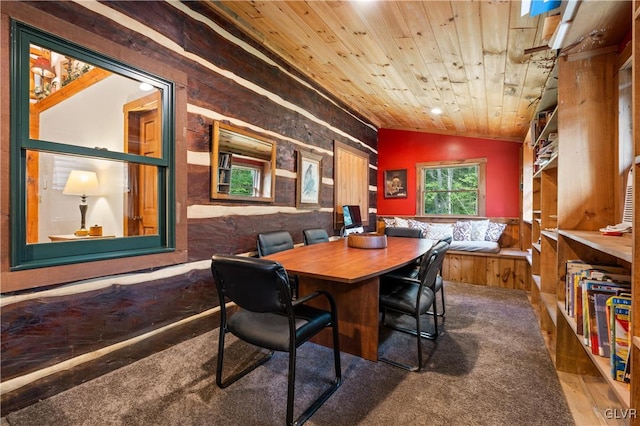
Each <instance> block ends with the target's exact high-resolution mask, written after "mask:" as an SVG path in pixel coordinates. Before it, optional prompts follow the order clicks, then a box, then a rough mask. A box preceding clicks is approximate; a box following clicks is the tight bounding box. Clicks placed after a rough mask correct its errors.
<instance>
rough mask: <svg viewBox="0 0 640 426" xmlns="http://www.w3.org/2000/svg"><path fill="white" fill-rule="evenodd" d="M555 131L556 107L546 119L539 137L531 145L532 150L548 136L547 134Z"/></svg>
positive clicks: (556, 126) (556, 125)
mask: <svg viewBox="0 0 640 426" xmlns="http://www.w3.org/2000/svg"><path fill="white" fill-rule="evenodd" d="M557 131H558V107H557V106H556V107H555V108H554V109H553V112H552V113H551V116H549V117H548V118H547V124H545V126H544V128H543V129H542V131H541V132H540V136H538V138H537V139H536V141H535V143H534V144H533V146H534V148H535V147H536V146H538V145H539V144H540V141H541V140H542V139H544V138H546V137H547V136H549V133H553V132H557Z"/></svg>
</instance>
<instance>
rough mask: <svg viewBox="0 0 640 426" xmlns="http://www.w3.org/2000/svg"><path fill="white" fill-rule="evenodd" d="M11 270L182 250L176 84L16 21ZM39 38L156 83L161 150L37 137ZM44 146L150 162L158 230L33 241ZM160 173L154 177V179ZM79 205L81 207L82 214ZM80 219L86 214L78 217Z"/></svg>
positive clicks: (88, 156) (55, 151) (62, 152)
mask: <svg viewBox="0 0 640 426" xmlns="http://www.w3.org/2000/svg"><path fill="white" fill-rule="evenodd" d="M11 37H12V38H11V76H10V79H11V124H10V126H11V155H10V161H11V172H10V173H11V174H10V179H11V188H10V195H11V200H12V202H11V217H10V226H11V230H12V233H11V270H12V271H18V270H25V269H33V268H40V267H47V266H56V265H65V264H73V263H79V262H90V261H97V260H105V259H114V258H122V257H129V256H139V255H146V254H152V253H163V252H171V251H175V244H176V236H175V212H174V207H173V206H175V185H174V179H175V177H174V173H175V167H174V155H173V152H174V147H175V140H174V139H175V131H174V126H175V84H174V83H173V82H171V81H168V80H165V79H162V78H160V77H158V76H155V75H153V74H151V73H149V72H145V71H143V70H140V69H138V68H135V67H133V66H130V65H127V64H124V63H122V62H120V61H118V60H115V59H112V58H109V57H107V56H105V55H102V54H100V53H98V52H95V51H92V50H90V49H87V48H85V47H82V46H80V45H78V44H75V43H72V42H69V41H67V40H64V39H62V38H59V37H57V36H55V35H52V34H49V33H45V32H43V31H41V30H38V29H37V28H34V27H31V26H29V25H27V24H24V23H21V22H18V21H12V22H11ZM31 45H37V46H40V47H42V48H45V49H48V50H50V51H52V52H57V53H60V54H63V55H66V56H68V57H71V58H75V59H77V60H81V61H83V62H84V63H87V64H91V65H94V66H96V67H99V68H102V69H104V70H106V71H108V72H110V73H113V74H117V75H120V76H123V77H126V78H129V79H133V80H136V81H139V82H141V83H148V84H150V85H151V86H152V87H153V88H155V89H157V90H158V92H159V93H160V94H159V104H160V106H161V114H159V118H158V120H159V122H160V125H161V133H160V135H161V136H160V141H159V144H160V150H161V152H160V153H159V154H158V155H157V156H154V157H149V156H144V155H140V154H137V153H132V152H118V151H117V150H116V151H114V150H107V149H104V148H100V147H88V146H86V144H85V146H80V145H76V144H68V143H60V142H57V141H50V140H40V139H32V138H31V137H30V106H29V105H30V100H29V98H30V91H31V89H30V77H31V75H30V70H31V68H30V59H29V55H30V47H31ZM29 152H37V153H44V154H47V155H49V154H52V155H56V156H69V157H74V158H80V159H84V160H87V161H95V160H98V161H103V162H111V163H119V164H122V165H123V166H122V167H123V168H126V167H127V166H128V165H136V166H141V167H142V168H144V167H146V166H149V167H150V168H151V169H153V176H156V177H157V191H156V194H157V195H156V197H157V232H154V233H153V235H137V236H126V237H125V236H124V235H123V236H122V237H120V236H115V238H103V239H87V240H77V241H65V242H55V243H52V242H42V241H38V242H31V243H27V226H28V223H27V222H28V220H27V176H28V175H27V156H28V155H27V154H28V153H29ZM155 180H156V178H153V179H151V182H153V181H155ZM79 216H80V213H78V217H79ZM78 222H79V220H78Z"/></svg>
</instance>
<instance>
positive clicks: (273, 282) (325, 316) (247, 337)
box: [211, 255, 342, 425]
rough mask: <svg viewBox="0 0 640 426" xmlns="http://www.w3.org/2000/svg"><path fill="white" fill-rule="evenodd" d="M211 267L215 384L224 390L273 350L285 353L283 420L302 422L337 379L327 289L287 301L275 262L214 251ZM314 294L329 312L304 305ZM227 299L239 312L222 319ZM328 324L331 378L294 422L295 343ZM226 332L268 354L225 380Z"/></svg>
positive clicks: (282, 271) (280, 268)
mask: <svg viewBox="0 0 640 426" xmlns="http://www.w3.org/2000/svg"><path fill="white" fill-rule="evenodd" d="M211 271H212V273H213V277H214V280H215V283H216V288H217V290H218V297H219V300H220V337H219V340H218V360H217V368H216V384H217V385H218V387H220V388H225V387H227V386H229V385H231V384H232V383H234V382H235V381H237V380H238V379H240V378H241V377H243V376H245V375H246V374H247V373H249V372H251V371H253V370H254V369H255V368H256V367H258V366H260V365H262V364H264V363H265V362H266V361H268V360H269V359H270V358H271V357H272V356H273V353H274V351H280V352H288V353H289V371H288V386H287V414H286V424H287V425H293V424H296V425H300V424H303V423H304V422H305V421H307V420H308V419H309V418H310V417H311V416H312V415H313V413H315V412H316V411H317V410H318V408H320V406H322V404H323V403H324V402H325V401H326V400H327V399H328V398H329V397H330V396H331V395H332V394H333V393H334V392H335V391H336V390H337V389H338V387H339V386H340V384H341V383H342V372H341V369H340V349H339V343H338V318H337V313H336V306H335V302H334V300H333V298H332V297H331V295H330V294H329V293H327V292H324V291H316V292H313V293H311V294H309V295H306V296H305V297H303V298H300V299H297V300H292V299H291V294H290V286H289V278H288V275H287V271H286V270H285V269H284V267H283V266H282V265H281V264H279V263H278V262H275V261H271V260H267V259H259V258H253V257H244V256H232V255H215V256H213V260H212V262H211ZM317 297H321V298H325V299H326V300H327V301H328V303H329V306H330V310H328V311H327V310H323V309H318V308H315V307H312V306H310V305H308V304H307V302H309V301H310V300H311V299H315V298H317ZM227 299H228V300H231V301H232V302H234V303H235V304H236V305H237V306H238V307H239V310H238V311H237V312H235V313H234V314H232V315H231V316H230V317H227V309H226V306H225V300H227ZM327 327H330V328H331V329H332V331H333V358H334V367H335V379H333V382H332V384H331V386H330V387H328V388H327V389H326V390H325V391H324V392H323V393H322V395H320V396H319V397H318V398H317V399H316V400H315V401H314V402H313V403H312V404H311V405H310V406H309V407H307V408H306V409H305V410H304V412H303V413H302V414H301V415H300V416H299V417H298V418H297V419H295V421H294V401H295V378H296V351H297V349H298V347H299V346H300V345H302V344H303V343H305V342H306V341H308V340H309V339H310V338H312V337H313V336H315V335H316V334H318V333H319V332H320V331H322V330H324V329H325V328H327ZM227 333H231V334H233V335H234V336H236V337H238V338H239V339H240V340H243V341H245V342H247V343H249V344H252V345H255V346H258V347H261V348H264V349H267V350H268V353H266V354H265V356H263V357H262V358H260V359H258V360H257V361H255V362H254V363H253V364H251V365H249V366H248V367H246V368H245V369H243V370H242V371H240V372H238V373H236V374H234V375H232V376H231V377H228V378H227V379H226V380H224V379H223V360H224V349H225V348H224V346H225V344H224V340H225V335H226V334H227Z"/></svg>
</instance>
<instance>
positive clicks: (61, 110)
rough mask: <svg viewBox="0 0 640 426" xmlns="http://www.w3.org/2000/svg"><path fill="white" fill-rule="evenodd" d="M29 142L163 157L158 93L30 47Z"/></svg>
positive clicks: (78, 62) (86, 65) (160, 92)
mask: <svg viewBox="0 0 640 426" xmlns="http://www.w3.org/2000/svg"><path fill="white" fill-rule="evenodd" d="M29 77H30V82H29V100H30V112H31V114H30V121H31V123H30V129H31V134H30V137H31V139H37V140H42V141H48V142H56V143H62V144H68V145H73V146H80V147H86V148H100V149H104V150H108V151H112V152H130V153H133V154H139V155H145V156H149V157H156V158H161V157H162V143H161V141H162V130H161V129H162V123H161V117H162V114H161V108H160V105H161V95H162V91H161V90H160V89H158V88H154V87H152V86H150V85H148V84H147V85H146V86H143V85H142V84H141V83H142V81H138V80H135V79H132V78H129V77H125V76H122V75H120V74H116V73H113V72H110V71H108V70H106V69H103V68H100V67H98V66H95V65H93V64H91V63H88V62H82V61H80V60H78V59H75V58H73V57H71V56H68V55H66V56H65V55H63V54H61V53H59V52H56V51H52V50H47V49H44V48H42V47H40V46H37V45H34V44H31V45H30V73H29Z"/></svg>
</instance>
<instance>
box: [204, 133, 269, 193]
mask: <svg viewBox="0 0 640 426" xmlns="http://www.w3.org/2000/svg"><path fill="white" fill-rule="evenodd" d="M275 173H276V143H275V142H274V141H270V140H267V139H265V138H262V137H260V136H258V135H255V134H252V133H249V132H247V131H245V130H242V129H239V128H234V127H232V126H229V125H227V124H224V123H220V122H218V121H216V122H215V123H214V125H213V148H212V151H211V198H215V199H227V200H247V199H251V200H252V201H265V202H273V200H274V193H275V183H276V174H275Z"/></svg>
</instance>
